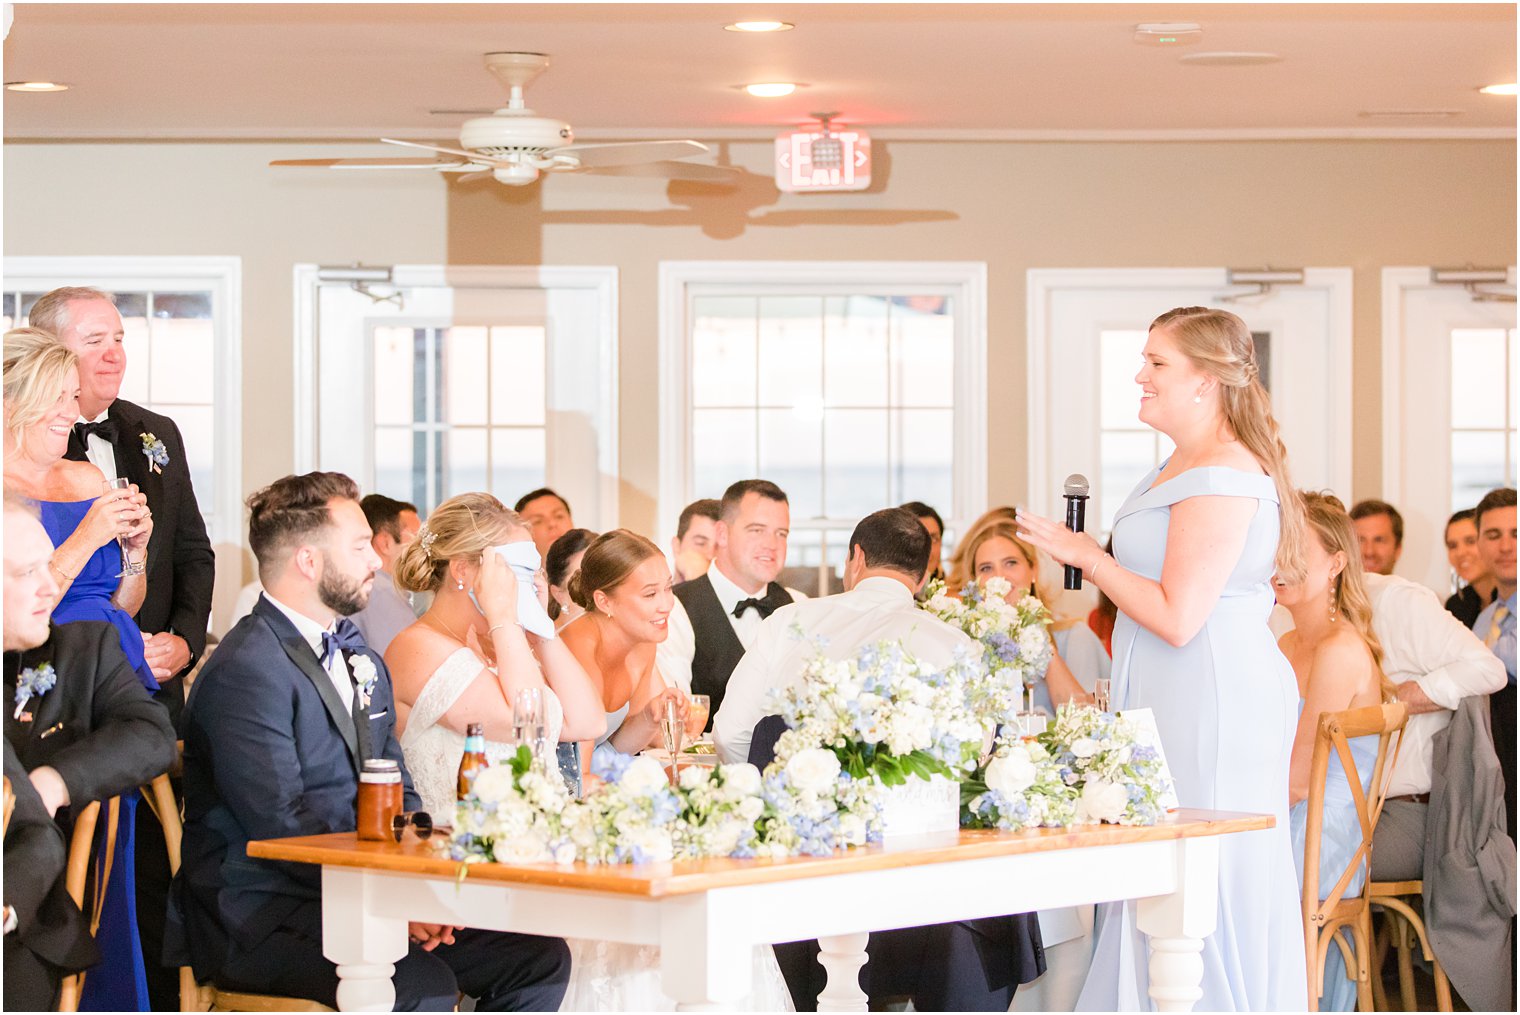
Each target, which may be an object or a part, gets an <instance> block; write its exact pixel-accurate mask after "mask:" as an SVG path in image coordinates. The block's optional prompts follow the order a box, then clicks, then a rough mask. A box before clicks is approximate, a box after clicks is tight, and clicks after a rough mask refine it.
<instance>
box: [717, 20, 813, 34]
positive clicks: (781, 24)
mask: <svg viewBox="0 0 1520 1015" xmlns="http://www.w3.org/2000/svg"><path fill="white" fill-rule="evenodd" d="M796 27H797V26H796V25H794V24H792V23H791V22H789V21H735V22H734V23H733V24H731V25H724V26H723V30H724V31H725V32H790V31H791V30H792V29H794V28H796Z"/></svg>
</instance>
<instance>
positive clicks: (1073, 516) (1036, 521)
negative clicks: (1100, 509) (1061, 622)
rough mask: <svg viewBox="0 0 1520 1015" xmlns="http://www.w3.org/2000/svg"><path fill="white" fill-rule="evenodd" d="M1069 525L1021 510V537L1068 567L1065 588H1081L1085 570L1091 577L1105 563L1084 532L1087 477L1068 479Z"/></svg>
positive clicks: (1100, 550)
mask: <svg viewBox="0 0 1520 1015" xmlns="http://www.w3.org/2000/svg"><path fill="white" fill-rule="evenodd" d="M1065 497H1066V524H1065V525H1062V524H1061V523H1060V522H1058V521H1054V520H1052V519H1049V518H1042V517H1040V516H1039V515H1036V514H1032V513H1030V512H1028V511H1026V510H1024V509H1023V508H1019V509H1018V526H1019V538H1020V539H1023V540H1026V541H1027V542H1029V543H1030V544H1031V545H1032V546H1034V547H1035V549H1037V550H1041V551H1043V552H1044V553H1048V554H1049V555H1050V557H1051V559H1052V560H1054V561H1055V562H1056V563H1058V564H1061V565H1064V566H1065V568H1066V582H1065V585H1066V588H1068V589H1078V588H1081V587H1082V571H1083V569H1084V568H1086V569H1087V572H1088V574H1089V575H1091V574H1092V573H1093V570H1094V569H1095V568H1097V567H1098V566H1099V564H1100V563H1101V562H1102V560H1103V558H1104V556H1105V554H1104V552H1103V548H1102V547H1101V546H1099V545H1098V543H1097V541H1096V540H1094V539H1093V537H1092V536H1089V535H1088V534H1087V533H1086V532H1084V531H1082V530H1083V529H1084V528H1086V520H1087V498H1088V485H1087V478H1086V477H1085V476H1080V475H1072V476H1069V477H1067V479H1066V487H1065Z"/></svg>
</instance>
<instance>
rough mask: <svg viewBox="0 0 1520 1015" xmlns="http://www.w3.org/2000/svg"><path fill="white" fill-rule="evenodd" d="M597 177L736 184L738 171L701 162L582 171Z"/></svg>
mask: <svg viewBox="0 0 1520 1015" xmlns="http://www.w3.org/2000/svg"><path fill="white" fill-rule="evenodd" d="M582 172H585V173H593V174H595V175H597V176H654V177H660V178H662V179H666V180H696V181H700V182H702V183H737V182H738V181H739V176H740V171H739V170H738V169H735V168H733V167H731V166H709V165H704V164H703V163H701V162H675V161H672V160H664V161H661V162H638V163H635V164H633V165H631V166H592V167H591V168H589V169H585V170H582Z"/></svg>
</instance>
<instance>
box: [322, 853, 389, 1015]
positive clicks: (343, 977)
mask: <svg viewBox="0 0 1520 1015" xmlns="http://www.w3.org/2000/svg"><path fill="white" fill-rule="evenodd" d="M370 887H371V886H370V882H369V881H368V879H367V878H366V876H365V874H364V872H363V871H359V870H348V869H345V868H341V867H324V868H322V954H323V955H325V956H327V958H328V959H330V960H331V961H333V962H335V963H337V966H338V1010H339V1011H392V1010H394V1008H395V1006H396V988H395V985H394V984H393V983H392V982H391V977H392V976H394V975H395V973H396V966H395V962H396V961H397V960H398V959H400V958H402V957H403V956H404V955H406V949H407V940H406V921H405V920H398V919H393V918H388V917H378V916H374V915H372V914H371V913H370V912H369V911H368V910H369V907H368V906H366V905H365V901H366V897H367V895H368V891H369V888H370Z"/></svg>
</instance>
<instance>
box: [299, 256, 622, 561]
mask: <svg viewBox="0 0 1520 1015" xmlns="http://www.w3.org/2000/svg"><path fill="white" fill-rule="evenodd" d="M318 271H319V267H318V266H317V265H315V264H298V265H296V266H295V270H294V284H295V300H294V312H295V318H294V327H293V331H294V335H295V349H294V358H295V359H294V378H295V455H294V458H295V471H296V472H298V473H299V472H307V471H310V470H311V469H314V468H316V462H317V418H318V391H317V371H318V369H319V363H318V355H319V350H318V348H317V346H318V343H317V328H318V321H317V291H318V288H319V286H321V285H341V284H344V283H335V282H320V281H319V280H318V278H317V274H318ZM411 287H418V288H439V289H583V290H589V291H590V292H591V294H592V297H593V299H594V301H595V303H596V308H597V310H596V318H597V326H596V342H597V348H598V356H599V362H601V363H602V364H604V369H602V370H601V371H599V373H598V376H597V377H596V378H595V380H596V384H597V402H598V406H599V412H598V413H597V415H596V418H595V419H593V420H592V425H593V426H594V427H595V429H596V433H597V435H598V439H597V447H598V452H597V474H598V477H599V479H598V484H597V493H598V501H599V504H598V508H599V510H598V513H597V518H598V519H600V522H599V524H600V526H601V529H602V530H603V531H606V530H610V529H613V528H616V527H617V525H618V517H619V501H618V494H619V486H620V484H621V475H620V472H619V460H618V453H619V431H618V371H619V362H618V344H619V343H618V318H617V312H618V270H617V268H615V267H594V266H572V267H538V266H531V265H520V266H519V265H445V264H398V265H394V266H392V268H391V280H390V282H389V283H388V284H387V285H386V286H383V287H382V288H383V289H387V290H388V289H390V288H397V289H406V288H411ZM550 358H551V359H552V355H551V357H550ZM551 383H552V382H551ZM366 397H368V396H366ZM554 417H555V411H554V409H553V406H552V399H551V404H550V408H549V417H548V419H547V420H546V429H547V432H548V436H547V440H548V451H549V456H550V461H551V462H552V461H553V444H554V427H555V423H556V421H555V418H554ZM549 480H550V485H551V486H552V485H553V477H552V475H551V476H550V477H549Z"/></svg>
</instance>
